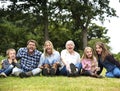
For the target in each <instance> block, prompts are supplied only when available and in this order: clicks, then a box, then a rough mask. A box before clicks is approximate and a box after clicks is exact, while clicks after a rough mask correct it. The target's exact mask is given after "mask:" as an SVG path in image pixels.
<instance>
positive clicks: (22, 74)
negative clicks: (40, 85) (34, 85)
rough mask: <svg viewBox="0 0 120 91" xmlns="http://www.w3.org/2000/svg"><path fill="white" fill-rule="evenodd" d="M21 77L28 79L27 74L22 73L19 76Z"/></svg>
mask: <svg viewBox="0 0 120 91" xmlns="http://www.w3.org/2000/svg"><path fill="white" fill-rule="evenodd" d="M19 76H20V78H24V77H27V75H26V74H25V72H21V73H20V74H19Z"/></svg>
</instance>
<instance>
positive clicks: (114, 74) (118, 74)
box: [106, 67, 120, 78]
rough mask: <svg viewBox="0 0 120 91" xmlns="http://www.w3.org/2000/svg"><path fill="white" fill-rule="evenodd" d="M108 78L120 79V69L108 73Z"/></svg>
mask: <svg viewBox="0 0 120 91" xmlns="http://www.w3.org/2000/svg"><path fill="white" fill-rule="evenodd" d="M106 77H111V78H113V77H120V69H119V68H118V67H115V68H114V69H113V70H112V71H110V72H106Z"/></svg>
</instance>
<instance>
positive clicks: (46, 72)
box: [42, 68, 49, 76]
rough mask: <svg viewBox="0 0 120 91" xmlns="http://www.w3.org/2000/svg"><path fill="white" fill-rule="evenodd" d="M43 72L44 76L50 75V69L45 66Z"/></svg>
mask: <svg viewBox="0 0 120 91" xmlns="http://www.w3.org/2000/svg"><path fill="white" fill-rule="evenodd" d="M42 74H43V75H44V76H48V75H49V72H48V69H47V68H43V70H42Z"/></svg>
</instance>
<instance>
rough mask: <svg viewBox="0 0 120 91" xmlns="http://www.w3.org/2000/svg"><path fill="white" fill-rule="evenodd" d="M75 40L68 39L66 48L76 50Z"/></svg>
mask: <svg viewBox="0 0 120 91" xmlns="http://www.w3.org/2000/svg"><path fill="white" fill-rule="evenodd" d="M74 47H75V45H74V42H73V41H67V43H66V49H67V50H68V52H69V53H72V52H74Z"/></svg>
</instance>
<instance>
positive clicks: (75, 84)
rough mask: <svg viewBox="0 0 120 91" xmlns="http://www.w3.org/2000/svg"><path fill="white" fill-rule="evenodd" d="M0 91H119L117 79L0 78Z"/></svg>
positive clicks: (118, 80) (81, 77) (119, 85)
mask: <svg viewBox="0 0 120 91" xmlns="http://www.w3.org/2000/svg"><path fill="white" fill-rule="evenodd" d="M0 91H120V79H118V78H102V79H99V78H92V77H83V76H80V77H63V76H57V77H44V76H35V77H30V78H23V79H21V78H19V77H7V78H0Z"/></svg>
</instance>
